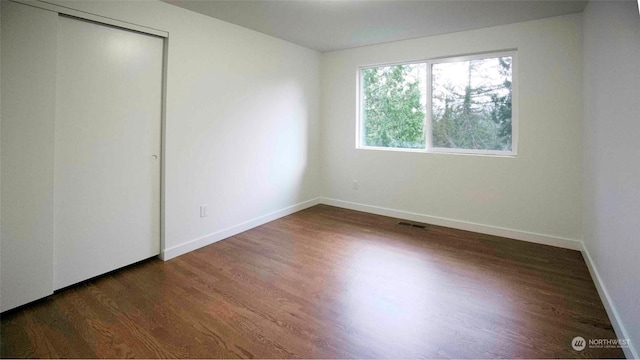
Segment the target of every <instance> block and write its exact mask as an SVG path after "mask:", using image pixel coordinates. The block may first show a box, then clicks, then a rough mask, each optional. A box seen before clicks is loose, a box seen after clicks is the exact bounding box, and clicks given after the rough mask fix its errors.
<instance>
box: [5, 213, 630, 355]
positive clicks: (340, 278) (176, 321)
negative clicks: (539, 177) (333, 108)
mask: <svg viewBox="0 0 640 360" xmlns="http://www.w3.org/2000/svg"><path fill="white" fill-rule="evenodd" d="M0 321H1V324H2V329H1V331H2V333H1V335H0V341H1V344H0V345H1V346H0V347H1V355H2V357H3V358H6V357H10V358H14V357H15V358H21V357H40V358H42V357H44V358H59V357H64V358H95V357H101V358H104V357H106V358H125V357H127V358H129V357H137V358H159V357H178V358H239V357H242V358H601V357H605V358H618V357H623V353H622V351H621V350H620V349H591V348H588V347H587V348H586V349H585V350H583V351H580V352H579V351H575V350H573V348H572V347H571V344H570V342H571V340H572V339H573V338H574V337H576V336H582V337H583V338H585V339H587V341H588V339H600V338H605V339H612V338H617V337H616V335H615V333H614V331H613V330H612V327H611V324H610V322H609V319H608V318H607V315H606V313H605V310H604V308H603V305H602V303H601V301H600V299H599V297H598V294H597V292H596V289H595V287H594V284H593V282H592V280H591V277H590V275H589V272H588V270H587V267H586V265H585V263H584V260H583V259H582V256H581V254H580V253H579V252H577V251H571V250H565V249H559V248H553V247H549V246H544V245H537V244H530V243H526V242H522V241H516V240H509V239H503V238H497V237H493V236H488V235H480V234H475V233H470V232H465V231H459V230H453V229H448V228H442V227H437V226H427V228H426V229H420V228H416V227H411V226H404V225H398V220H396V219H392V218H388V217H382V216H376V215H370V214H365V213H360V212H354V211H349V210H343V209H339V208H334V207H330V206H324V205H320V206H316V207H313V208H310V209H307V210H304V211H301V212H299V213H296V214H294V215H290V216H287V217H285V218H282V219H279V220H276V221H273V222H271V223H269V224H266V225H263V226H260V227H258V228H255V229H252V230H250V231H247V232H244V233H242V234H239V235H237V236H234V237H232V238H229V239H227V240H224V241H220V242H218V243H215V244H213V245H210V246H207V247H205V248H202V249H200V250H197V251H194V252H192V253H189V254H186V255H183V256H181V257H178V258H175V259H172V260H170V261H168V262H162V261H160V260H157V259H151V260H148V261H145V262H142V263H139V264H136V265H134V266H131V267H128V268H125V269H122V270H119V271H116V272H113V273H110V274H108V275H105V276H103V277H100V278H97V279H94V280H91V281H88V282H86V283H83V284H80V285H78V286H75V287H71V288H68V289H65V290H63V291H61V292H59V293H56V294H54V295H53V296H50V297H49V298H47V299H44V300H41V301H38V302H35V303H33V304H30V305H28V306H25V307H23V308H20V309H17V310H14V311H9V312H6V313H4V314H2V315H1V320H0Z"/></svg>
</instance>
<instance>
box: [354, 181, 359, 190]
mask: <svg viewBox="0 0 640 360" xmlns="http://www.w3.org/2000/svg"><path fill="white" fill-rule="evenodd" d="M359 187H360V185H359V184H358V180H353V190H358V188H359Z"/></svg>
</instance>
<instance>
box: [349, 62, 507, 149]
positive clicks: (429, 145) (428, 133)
mask: <svg viewBox="0 0 640 360" xmlns="http://www.w3.org/2000/svg"><path fill="white" fill-rule="evenodd" d="M506 56H509V57H511V59H512V60H511V61H512V62H511V151H500V150H476V149H451V148H440V147H434V146H433V131H432V129H433V127H432V121H433V114H432V113H433V109H432V104H431V103H432V97H431V95H432V91H433V84H432V75H431V74H432V66H433V65H434V64H442V63H448V62H460V61H469V60H478V59H488V58H497V57H506ZM413 64H426V67H427V74H426V79H425V81H426V84H427V86H426V88H427V94H426V96H427V101H426V109H425V125H424V132H425V137H426V139H425V148H424V149H407V148H392V147H381V146H367V145H364V117H363V116H362V115H363V114H362V111H363V109H362V105H363V104H364V99H363V97H364V92H363V91H362V86H363V84H364V80H363V70H366V69H371V68H376V67H383V66H395V65H413ZM356 86H357V99H356V139H355V140H356V149H363V150H383V151H400V152H412V153H435V154H457V155H461V154H462V155H481V156H496V157H516V156H517V155H518V61H517V50H503V51H492V52H485V53H477V54H470V55H459V56H449V57H442V58H432V59H423V60H411V61H401V62H390V63H382V64H375V65H365V66H358V70H357V81H356Z"/></svg>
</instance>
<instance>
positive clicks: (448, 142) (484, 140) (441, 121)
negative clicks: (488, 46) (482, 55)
mask: <svg viewBox="0 0 640 360" xmlns="http://www.w3.org/2000/svg"><path fill="white" fill-rule="evenodd" d="M511 65H512V57H510V56H505V57H497V58H488V59H477V60H469V61H460V62H449V63H440V64H433V66H432V86H433V88H432V89H433V94H432V111H433V113H432V121H433V147H436V148H448V149H472V150H498V151H511V148H512V146H511V99H512V98H511V95H512V91H511V81H512V77H511V75H512V71H511Z"/></svg>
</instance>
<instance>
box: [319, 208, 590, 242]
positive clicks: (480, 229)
mask: <svg viewBox="0 0 640 360" xmlns="http://www.w3.org/2000/svg"><path fill="white" fill-rule="evenodd" d="M320 203H321V204H326V205H331V206H337V207H341V208H345V209H350V210H357V211H363V212H367V213H372V214H377V215H383V216H390V217H395V218H399V219H405V220H411V221H417V222H422V223H427V224H432V225H438V226H445V227H450V228H455V229H460V230H466V231H473V232H477V233H481V234H487V235H494V236H500V237H506V238H510V239H515V240H522V241H528V242H532V243H537V244H544V245H551V246H556V247H561V248H565V249H571V250H578V251H580V250H582V242H581V241H578V240H573V239H567V238H562V237H557V236H551V235H543V234H537V233H532V232H526V231H520V230H513V229H506V228H501V227H497V226H490V225H483V224H477V223H472V222H467V221H460V220H453V219H447V218H441V217H436V216H429V215H424V214H418V213H413V212H408V211H402V210H395V209H389V208H384V207H379V206H372V205H365V204H359V203H354V202H349V201H343V200H337V199H330V198H323V197H321V198H320Z"/></svg>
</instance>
